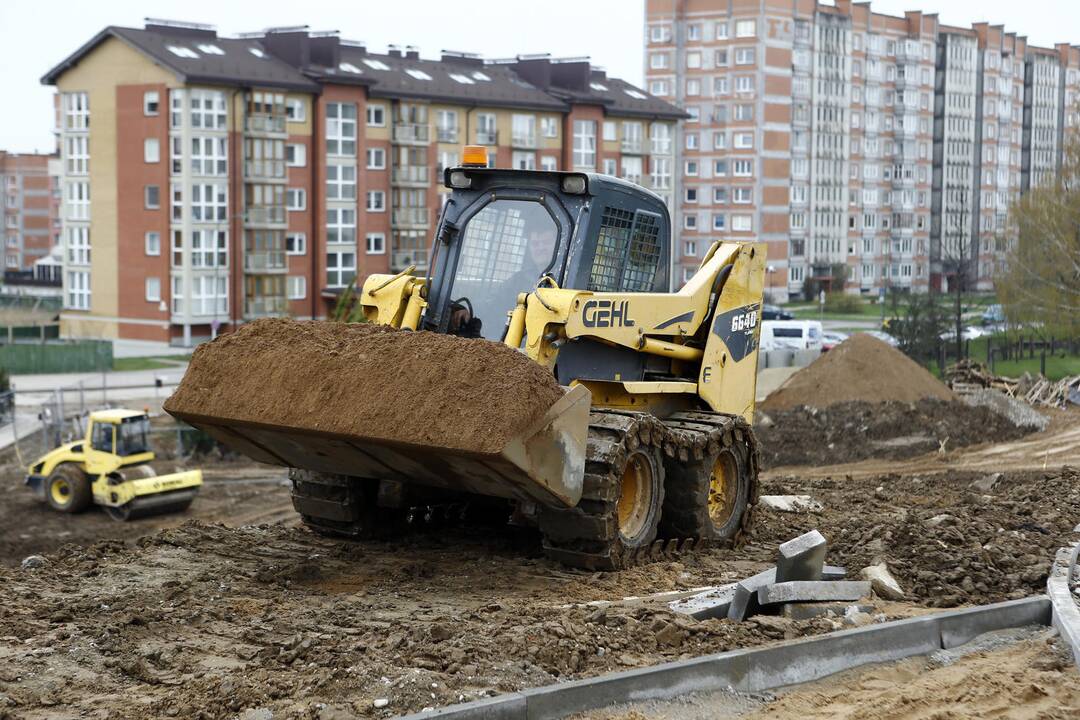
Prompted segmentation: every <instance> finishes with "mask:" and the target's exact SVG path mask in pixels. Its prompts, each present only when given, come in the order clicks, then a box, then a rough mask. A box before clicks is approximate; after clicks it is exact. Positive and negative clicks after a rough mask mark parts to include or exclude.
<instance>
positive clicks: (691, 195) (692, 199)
mask: <svg viewBox="0 0 1080 720" xmlns="http://www.w3.org/2000/svg"><path fill="white" fill-rule="evenodd" d="M697 199H698V189H697V188H696V187H688V188H686V202H688V203H696V202H697Z"/></svg>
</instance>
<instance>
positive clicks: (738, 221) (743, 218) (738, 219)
mask: <svg viewBox="0 0 1080 720" xmlns="http://www.w3.org/2000/svg"><path fill="white" fill-rule="evenodd" d="M731 229H732V231H733V232H752V231H753V229H754V216H753V215H732V216H731Z"/></svg>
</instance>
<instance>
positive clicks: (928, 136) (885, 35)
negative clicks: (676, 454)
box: [645, 0, 1080, 301]
mask: <svg viewBox="0 0 1080 720" xmlns="http://www.w3.org/2000/svg"><path fill="white" fill-rule="evenodd" d="M1078 70H1080V50H1078V49H1077V48H1074V47H1072V46H1070V45H1067V44H1061V45H1058V46H1056V47H1054V48H1037V47H1034V46H1031V45H1029V44H1028V43H1027V41H1026V39H1025V38H1023V37H1020V36H1017V35H1016V34H1015V33H1009V32H1005V30H1004V28H1003V27H1001V26H997V25H989V24H988V23H975V24H974V25H973V26H972V27H970V28H959V27H951V26H947V25H943V24H941V23H939V21H938V18H937V16H936V15H931V14H924V13H921V12H917V11H912V12H907V13H905V14H904V16H903V17H894V16H889V15H883V14H879V13H875V12H873V11H872V10H871V8H870V3H852V2H850V0H836V2H835V4H831V5H825V4H822V3H819V2H816V0H794V1H792V0H647V2H646V8H645V76H646V86H647V88H648V89H649V91H650V93H651V94H653V95H655V96H657V97H662V98H667V99H669V100H671V101H672V102H674V103H675V104H677V105H679V106H680V107H682V108H684V109H685V110H686V111H687V112H688V114H689V116H690V117H689V119H688V120H687V122H686V123H685V124H684V125H683V126H682V128H681V134H680V137H678V138H677V141H676V166H677V168H678V171H679V172H678V175H677V177H676V178H675V180H674V183H673V187H674V191H675V193H676V196H677V201H676V203H675V206H674V214H675V215H676V216H677V217H676V223H677V226H678V227H680V228H681V232H682V238H683V239H682V242H681V243H680V245H681V251H682V258H681V265H682V268H681V270H679V272H680V273H682V275H683V277H684V278H685V277H688V276H689V275H690V274H692V272H693V270H694V269H695V268H696V267H697V264H698V263H699V262H700V256H701V254H702V253H703V252H704V249H705V248H707V247H708V245H709V243H710V242H711V240H713V239H716V238H732V239H744V238H746V239H748V238H751V237H758V238H760V239H762V240H765V241H767V242H768V243H769V273H768V279H767V281H766V282H767V290H768V294H769V295H770V296H771V297H772V298H773V299H775V300H778V301H783V300H786V299H787V298H789V297H796V296H800V295H810V294H816V293H817V291H818V290H820V289H827V290H834V291H839V290H843V291H845V292H850V293H863V294H876V293H879V292H881V291H883V290H884V289H885V288H894V289H895V288H898V289H902V290H909V291H914V292H925V291H927V290H928V289H930V288H945V287H947V286H948V284H949V281H950V279H951V278H954V277H956V275H957V273H961V272H962V273H963V274H964V276H965V277H966V278H967V281H968V284H969V285H970V286H974V287H975V288H977V289H982V290H989V289H992V288H993V280H994V276H995V275H996V274H998V273H1000V272H1002V270H1003V268H1004V260H1005V257H1006V253H1007V251H1008V248H1009V247H1010V244H1011V243H1015V242H1016V241H1017V238H1016V237H1014V236H1013V234H1012V231H1011V230H1010V228H1009V223H1008V207H1009V205H1010V204H1011V203H1012V202H1014V201H1015V200H1016V199H1017V198H1018V197H1019V195H1020V194H1021V193H1022V192H1025V191H1026V190H1028V189H1029V188H1030V187H1032V186H1033V185H1038V184H1039V183H1041V182H1046V181H1047V179H1048V178H1051V177H1053V176H1054V174H1055V173H1056V172H1057V170H1058V168H1059V167H1060V164H1061V153H1062V147H1063V139H1064V135H1065V133H1066V132H1068V131H1070V129H1072V128H1075V126H1076V122H1077V115H1076V110H1075V101H1076V92H1077V90H1078V89H1080V73H1078Z"/></svg>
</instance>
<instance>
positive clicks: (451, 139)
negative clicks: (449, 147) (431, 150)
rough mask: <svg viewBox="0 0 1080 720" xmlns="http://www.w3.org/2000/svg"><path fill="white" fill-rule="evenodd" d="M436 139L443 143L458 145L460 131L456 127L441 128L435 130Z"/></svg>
mask: <svg viewBox="0 0 1080 720" xmlns="http://www.w3.org/2000/svg"><path fill="white" fill-rule="evenodd" d="M435 137H436V139H438V141H439V142H441V143H455V144H456V143H457V141H458V129H457V126H456V125H455V126H454V127H439V128H435Z"/></svg>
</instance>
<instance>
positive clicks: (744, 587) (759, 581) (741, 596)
mask: <svg viewBox="0 0 1080 720" xmlns="http://www.w3.org/2000/svg"><path fill="white" fill-rule="evenodd" d="M774 582H776V568H769V569H768V570H765V571H763V572H759V573H758V574H757V575H754V576H753V577H749V578H747V579H745V580H741V581H739V583H737V584H736V585H735V596H734V597H733V598H732V599H731V605H730V606H729V607H728V615H727V616H728V619H729V620H740V621H741V620H745V619H746V618H748V617H749V616H751V615H753V614H754V613H755V612H757V611H758V601H757V591H758V589H759V588H763V587H765V586H766V585H771V584H772V583H774Z"/></svg>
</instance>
